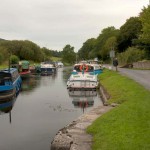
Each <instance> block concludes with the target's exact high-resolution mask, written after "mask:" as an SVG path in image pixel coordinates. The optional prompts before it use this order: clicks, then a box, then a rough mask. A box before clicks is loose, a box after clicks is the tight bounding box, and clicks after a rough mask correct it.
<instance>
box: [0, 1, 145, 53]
mask: <svg viewBox="0 0 150 150" xmlns="http://www.w3.org/2000/svg"><path fill="white" fill-rule="evenodd" d="M0 1H2V0H0ZM146 3H147V2H143V1H142V0H141V1H140V0H132V1H131V0H121V1H120V0H111V1H110V0H55V1H54V0H42V1H39V0H13V1H10V0H5V1H3V2H1V5H0V18H1V24H0V38H5V39H10V40H14V39H18V40H24V39H28V40H31V41H33V42H36V44H38V45H40V46H41V47H44V46H45V47H48V48H50V49H58V50H62V48H63V47H64V46H65V45H66V44H71V46H74V47H75V50H76V51H77V50H78V49H79V48H80V47H81V46H82V44H83V42H85V41H86V40H87V39H88V38H92V37H95V38H96V37H97V36H98V34H100V32H101V30H102V29H103V28H106V27H108V26H115V27H116V28H119V27H120V26H121V25H123V24H124V23H125V21H126V19H128V18H130V17H132V16H138V14H139V13H140V11H141V9H142V8H143V6H144V5H145V6H146V5H147V4H146Z"/></svg>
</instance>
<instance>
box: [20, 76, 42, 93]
mask: <svg viewBox="0 0 150 150" xmlns="http://www.w3.org/2000/svg"><path fill="white" fill-rule="evenodd" d="M39 83H40V76H39V75H35V76H32V77H29V78H25V79H23V80H22V87H21V93H27V92H32V91H33V90H34V89H35V88H37V87H38V86H39Z"/></svg>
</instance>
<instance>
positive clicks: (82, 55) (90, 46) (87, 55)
mask: <svg viewBox="0 0 150 150" xmlns="http://www.w3.org/2000/svg"><path fill="white" fill-rule="evenodd" d="M95 43H96V39H94V38H91V39H88V40H87V41H86V42H84V43H83V46H82V47H81V49H80V50H79V51H78V55H79V59H80V60H87V59H91V58H94V55H92V53H93V50H94V47H95ZM91 52H92V53H91Z"/></svg>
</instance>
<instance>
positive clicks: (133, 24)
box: [117, 17, 142, 52]
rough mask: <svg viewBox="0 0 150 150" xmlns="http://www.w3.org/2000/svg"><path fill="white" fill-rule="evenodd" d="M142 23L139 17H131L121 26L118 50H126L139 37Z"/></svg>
mask: <svg viewBox="0 0 150 150" xmlns="http://www.w3.org/2000/svg"><path fill="white" fill-rule="evenodd" d="M141 29H142V23H141V21H140V19H139V17H131V18H129V19H127V20H126V23H125V24H124V25H122V26H121V27H120V33H119V36H118V38H117V43H118V46H117V47H118V52H123V51H125V50H126V49H127V48H128V47H131V46H132V45H133V43H132V41H133V40H135V39H138V37H139V35H140V34H141Z"/></svg>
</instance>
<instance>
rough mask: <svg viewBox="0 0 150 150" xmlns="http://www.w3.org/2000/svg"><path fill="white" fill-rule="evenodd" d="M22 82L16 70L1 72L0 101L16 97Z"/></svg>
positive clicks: (10, 69)
mask: <svg viewBox="0 0 150 150" xmlns="http://www.w3.org/2000/svg"><path fill="white" fill-rule="evenodd" d="M21 84H22V80H21V77H20V75H19V73H18V70H17V69H16V68H9V69H4V70H0V101H3V100H4V99H10V98H12V97H14V96H16V95H17V94H18V93H19V91H20V89H21Z"/></svg>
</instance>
